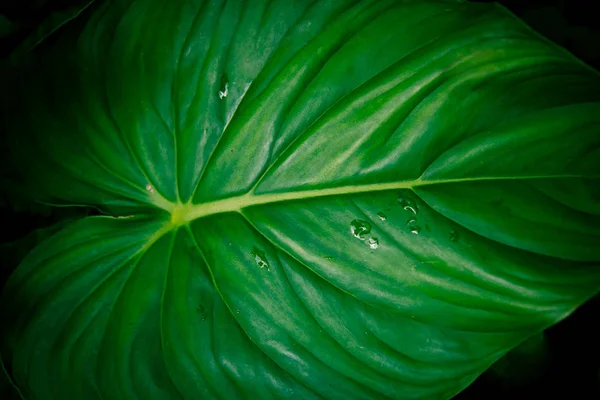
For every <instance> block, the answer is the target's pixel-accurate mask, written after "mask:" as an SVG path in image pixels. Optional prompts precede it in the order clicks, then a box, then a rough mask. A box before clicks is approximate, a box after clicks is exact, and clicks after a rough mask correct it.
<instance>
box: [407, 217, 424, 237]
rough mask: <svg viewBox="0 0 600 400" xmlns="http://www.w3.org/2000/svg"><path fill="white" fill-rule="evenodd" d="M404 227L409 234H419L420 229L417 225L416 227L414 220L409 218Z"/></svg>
mask: <svg viewBox="0 0 600 400" xmlns="http://www.w3.org/2000/svg"><path fill="white" fill-rule="evenodd" d="M406 226H407V227H408V229H409V230H410V232H411V233H413V234H415V235H418V234H419V233H421V227H420V226H419V225H417V220H416V219H414V218H411V219H409V220H408V221H406Z"/></svg>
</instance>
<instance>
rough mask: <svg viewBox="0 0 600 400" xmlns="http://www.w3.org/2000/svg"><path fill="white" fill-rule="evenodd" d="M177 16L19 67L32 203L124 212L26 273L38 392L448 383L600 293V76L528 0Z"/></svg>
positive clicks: (218, 5) (88, 40)
mask: <svg viewBox="0 0 600 400" xmlns="http://www.w3.org/2000/svg"><path fill="white" fill-rule="evenodd" d="M165 4H166V3H165ZM165 4H163V3H160V2H158V1H155V0H143V1H136V2H125V1H109V2H104V3H102V4H97V5H94V9H93V10H92V11H90V13H89V14H90V16H89V18H88V19H87V20H86V21H85V22H84V21H83V19H82V18H78V19H77V20H74V21H72V22H71V23H70V24H68V25H67V26H65V27H64V28H63V29H62V30H61V31H64V32H61V34H60V35H59V33H58V32H57V33H56V35H55V36H56V37H55V38H54V40H55V42H56V43H54V44H53V45H52V46H51V45H49V44H44V43H42V44H41V45H40V47H39V48H38V49H36V51H37V54H38V55H39V59H40V60H45V65H44V66H43V69H42V67H40V66H38V65H37V64H36V63H32V64H31V65H30V66H29V68H30V71H29V72H28V73H27V75H26V76H27V79H25V80H23V81H22V83H18V85H21V86H19V87H20V90H21V92H20V93H22V94H23V95H24V96H25V98H27V101H28V106H27V107H26V108H22V110H20V112H19V113H17V114H15V118H12V120H11V121H10V122H9V127H10V129H11V132H13V133H15V134H13V136H12V138H11V141H10V147H9V148H10V150H11V161H12V165H13V166H14V168H15V170H17V171H18V176H19V177H20V178H21V179H22V180H23V188H24V190H23V192H24V193H25V194H26V195H27V194H28V196H29V198H30V199H31V200H35V201H41V202H45V203H49V204H57V205H88V206H94V207H98V208H100V209H102V210H103V211H104V212H105V213H107V214H109V215H113V216H117V217H126V218H113V217H108V216H107V217H88V218H85V219H83V220H80V221H77V222H75V223H73V224H70V225H69V226H68V227H66V228H65V229H63V230H62V231H61V232H59V233H58V234H55V235H54V236H52V237H51V238H49V239H48V240H46V241H45V242H43V243H42V244H41V245H40V246H38V247H37V248H36V249H35V250H34V251H33V252H31V253H30V255H29V256H28V257H27V258H26V259H25V260H24V261H23V263H22V264H21V265H20V266H19V268H18V269H17V271H16V272H15V273H14V275H13V276H12V277H11V279H10V281H9V284H8V286H7V288H6V290H5V292H4V294H3V300H2V302H3V304H6V305H8V307H7V312H6V313H7V318H9V319H8V321H10V323H9V324H7V326H8V328H7V332H8V333H7V336H6V337H7V339H6V340H5V345H4V349H3V358H4V359H5V360H7V364H10V366H11V369H12V371H13V374H14V376H15V378H16V381H17V382H18V384H19V385H20V386H21V387H22V388H23V391H24V392H25V393H27V394H29V395H30V396H31V397H34V398H40V399H46V398H47V399H64V398H86V399H103V398H104V399H105V398H111V399H135V398H140V399H154V398H156V399H171V398H173V399H180V398H184V399H196V398H215V399H219V398H221V399H235V398H249V399H254V398H260V399H262V398H265V399H268V398H299V399H300V398H301V399H310V398H327V399H338V398H339V399H381V398H401V399H423V398H426V399H447V398H450V397H452V396H453V395H455V394H456V393H458V392H459V391H460V390H462V389H463V388H464V387H466V386H467V385H468V384H469V383H470V382H472V381H473V380H474V379H475V378H476V377H477V376H478V375H479V374H480V373H481V372H483V371H484V370H485V369H486V368H487V367H488V366H490V365H491V364H492V363H494V361H496V360H497V359H498V358H499V357H501V356H502V355H503V354H505V353H506V352H507V351H509V350H510V349H511V348H513V347H514V346H516V345H518V344H519V343H521V342H522V341H524V340H525V339H527V338H528V337H530V336H531V335H533V334H535V333H537V332H540V331H541V330H543V329H545V328H546V327H548V326H550V325H552V324H554V323H556V322H558V321H559V320H561V319H562V318H564V317H566V316H567V315H568V314H570V313H571V312H572V311H573V310H574V309H575V308H576V307H577V306H578V305H580V304H582V303H583V302H584V301H586V300H587V299H588V298H590V297H592V296H593V295H594V294H596V293H597V292H598V291H599V288H600V268H598V267H599V263H600V250H599V249H600V205H599V204H600V191H599V190H598V187H600V186H599V184H600V135H599V129H598V127H599V126H600V91H599V90H598V89H599V88H600V78H599V75H598V73H597V72H595V71H593V70H592V69H590V68H589V67H587V66H586V65H584V64H582V63H581V62H580V61H578V60H576V59H575V58H574V57H573V56H571V55H570V54H568V53H566V52H564V51H563V50H562V49H560V48H557V47H556V46H555V45H553V44H551V43H549V42H547V41H546V40H544V39H542V38H540V37H539V36H537V35H536V34H534V33H533V32H532V31H531V30H530V29H529V28H528V27H526V26H524V25H523V24H521V23H520V22H519V21H517V20H515V18H514V17H513V16H512V15H510V14H509V13H507V12H506V11H505V10H504V9H502V8H500V7H498V6H494V5H486V4H468V3H463V2H456V1H387V0H384V1H350V0H340V1H333V0H331V1H318V2H309V1H305V0H299V1H287V0H286V1H271V2H252V3H249V2H248V3H244V2H221V1H214V2H200V1H192V0H186V1H184V0H180V1H177V2H172V3H169V5H168V6H167V5H165ZM50 55H52V58H49V56H50ZM42 72H43V73H42ZM34 115H35V118H34V117H33V116H34ZM16 132H18V134H16Z"/></svg>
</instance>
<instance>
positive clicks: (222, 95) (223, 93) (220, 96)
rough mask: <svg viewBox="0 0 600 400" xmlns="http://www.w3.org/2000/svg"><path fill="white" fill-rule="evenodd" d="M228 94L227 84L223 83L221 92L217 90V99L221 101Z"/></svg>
mask: <svg viewBox="0 0 600 400" xmlns="http://www.w3.org/2000/svg"><path fill="white" fill-rule="evenodd" d="M228 94H229V82H226V83H225V87H224V88H223V90H219V99H221V100H223V99H224V98H225V97H227V95H228Z"/></svg>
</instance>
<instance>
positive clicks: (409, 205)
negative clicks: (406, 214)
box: [398, 196, 419, 215]
mask: <svg viewBox="0 0 600 400" xmlns="http://www.w3.org/2000/svg"><path fill="white" fill-rule="evenodd" d="M398 203H400V207H402V208H403V209H404V210H405V211H410V212H411V213H413V214H415V215H417V211H419V207H417V203H415V201H414V200H413V199H411V198H410V197H404V196H400V197H398Z"/></svg>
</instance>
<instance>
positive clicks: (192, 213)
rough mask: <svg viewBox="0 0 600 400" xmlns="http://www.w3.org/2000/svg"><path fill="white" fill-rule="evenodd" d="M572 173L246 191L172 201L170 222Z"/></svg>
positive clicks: (181, 223) (179, 223)
mask: <svg viewBox="0 0 600 400" xmlns="http://www.w3.org/2000/svg"><path fill="white" fill-rule="evenodd" d="M579 177H580V176H575V175H560V176H526V177H523V176H521V177H479V178H469V179H464V178H462V179H440V180H422V179H420V178H419V179H415V180H412V181H398V182H388V183H376V184H369V185H351V186H340V187H335V188H327V189H315V190H304V191H302V190H301V191H293V192H285V193H266V194H255V193H253V192H249V193H246V194H243V195H239V196H234V197H230V198H226V199H221V200H215V201H210V202H206V203H202V204H191V202H190V203H187V204H172V207H171V224H173V225H177V226H179V225H183V224H186V223H188V222H191V221H193V220H196V219H198V218H202V217H207V216H209V215H214V214H221V213H227V212H240V211H241V210H243V209H244V208H247V207H252V206H258V205H264V204H272V203H281V202H285V201H293V200H302V199H312V198H317V197H327V196H342V195H348V194H358V193H368V192H382V191H386V190H400V189H413V188H415V187H417V186H427V185H440V184H445V183H461V182H476V181H496V180H525V179H548V178H579Z"/></svg>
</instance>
